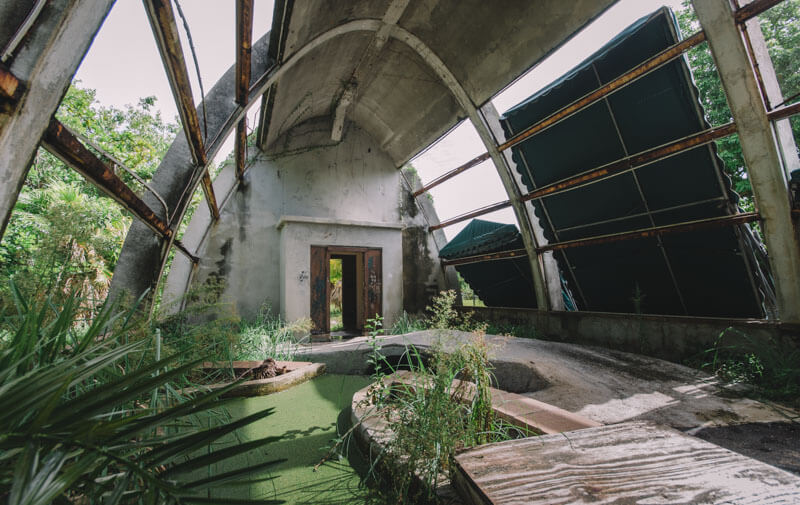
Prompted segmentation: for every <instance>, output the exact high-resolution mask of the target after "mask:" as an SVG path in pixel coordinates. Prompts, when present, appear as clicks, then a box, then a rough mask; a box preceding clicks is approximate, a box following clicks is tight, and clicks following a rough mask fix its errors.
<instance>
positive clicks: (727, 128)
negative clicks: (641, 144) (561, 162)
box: [522, 123, 736, 201]
mask: <svg viewBox="0 0 800 505" xmlns="http://www.w3.org/2000/svg"><path fill="white" fill-rule="evenodd" d="M735 132H736V125H735V124H733V123H728V124H725V125H722V126H719V127H716V128H709V129H708V130H704V131H702V132H700V133H697V134H695V135H691V136H689V137H684V138H682V139H679V140H676V141H675V142H671V143H669V144H665V145H663V146H660V147H656V148H653V149H649V150H647V151H643V152H641V153H638V154H634V155H631V156H628V157H626V158H623V159H621V160H618V161H613V162H611V163H608V164H606V165H603V166H601V167H599V168H596V169H594V170H590V171H588V172H584V173H582V174H579V175H576V176H574V177H570V178H569V179H565V180H562V181H558V182H554V183H552V184H548V185H546V186H542V187H541V188H539V189H536V190H534V191H531V192H530V193H528V194H525V195H523V196H522V200H523V201H528V200H535V199H538V198H542V197H545V196H549V195H555V194H557V193H561V192H563V191H566V190H568V189H573V188H575V187H579V186H582V185H584V184H588V183H590V182H594V181H596V180H598V179H602V178H605V177H609V176H611V175H615V174H619V173H622V172H625V171H629V170H633V169H635V168H638V167H641V166H644V165H647V164H649V163H653V162H655V161H658V160H660V159H663V158H666V157H668V156H672V155H675V154H678V153H680V152H682V151H685V150H687V149H692V148H694V147H697V146H700V145H703V144H708V143H709V142H712V141H714V140H715V139H718V138H722V137H727V136H728V135H731V134H733V133H735Z"/></svg>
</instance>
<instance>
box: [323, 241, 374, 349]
mask: <svg viewBox="0 0 800 505" xmlns="http://www.w3.org/2000/svg"><path fill="white" fill-rule="evenodd" d="M382 279H383V272H382V265H381V250H380V249H369V248H363V247H339V246H335V247H334V246H311V319H312V321H313V322H314V329H313V330H312V332H313V333H315V334H333V335H337V336H354V335H363V334H364V328H365V327H366V323H367V319H372V318H374V317H375V315H376V314H378V315H380V314H381V312H382V303H381V300H382V296H383V293H382V284H383V283H382Z"/></svg>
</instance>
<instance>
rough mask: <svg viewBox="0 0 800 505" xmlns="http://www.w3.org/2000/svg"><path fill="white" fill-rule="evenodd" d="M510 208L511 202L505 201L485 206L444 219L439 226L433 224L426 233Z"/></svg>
mask: <svg viewBox="0 0 800 505" xmlns="http://www.w3.org/2000/svg"><path fill="white" fill-rule="evenodd" d="M508 207H511V201H510V200H505V201H502V202H497V203H493V204H490V205H487V206H485V207H481V208H480V209H476V210H473V211H472V212H467V213H466V214H460V215H458V216H456V217H453V218H450V219H445V220H444V221H442V222H441V223H439V224H435V225H433V226H430V227H428V231H436V230H439V229H441V228H447V227H448V226H452V225H454V224H457V223H460V222H462V221H466V220H467V219H472V218H473V217H478V216H483V215H484V214H490V213H492V212H495V211H498V210H502V209H505V208H508Z"/></svg>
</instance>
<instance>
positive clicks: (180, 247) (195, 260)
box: [172, 239, 200, 265]
mask: <svg viewBox="0 0 800 505" xmlns="http://www.w3.org/2000/svg"><path fill="white" fill-rule="evenodd" d="M172 245H174V246H175V249H177V250H178V251H180V252H181V253H183V255H184V256H186V257H187V258H189V260H190V261H191V262H192V263H194V264H195V265H196V264H198V263H199V262H200V258H198V257H197V256H195V255H194V254H192V253H190V252H189V249H187V248H186V246H185V245H184V244H183V242H181V241H180V240H177V239H176V240H173V241H172Z"/></svg>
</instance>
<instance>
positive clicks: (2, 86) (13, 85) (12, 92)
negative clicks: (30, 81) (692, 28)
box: [0, 64, 25, 103]
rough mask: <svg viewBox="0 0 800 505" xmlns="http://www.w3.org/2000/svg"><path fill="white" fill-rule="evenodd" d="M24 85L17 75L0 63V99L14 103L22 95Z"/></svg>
mask: <svg viewBox="0 0 800 505" xmlns="http://www.w3.org/2000/svg"><path fill="white" fill-rule="evenodd" d="M24 89H25V87H24V86H23V85H22V82H20V80H19V79H17V76H15V75H14V74H12V73H11V71H10V70H9V69H8V68H7V67H6V66H5V65H3V64H0V99H3V100H5V101H8V102H11V103H14V102H16V101H17V100H18V99H19V97H20V96H21V95H22V92H23V90H24Z"/></svg>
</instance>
